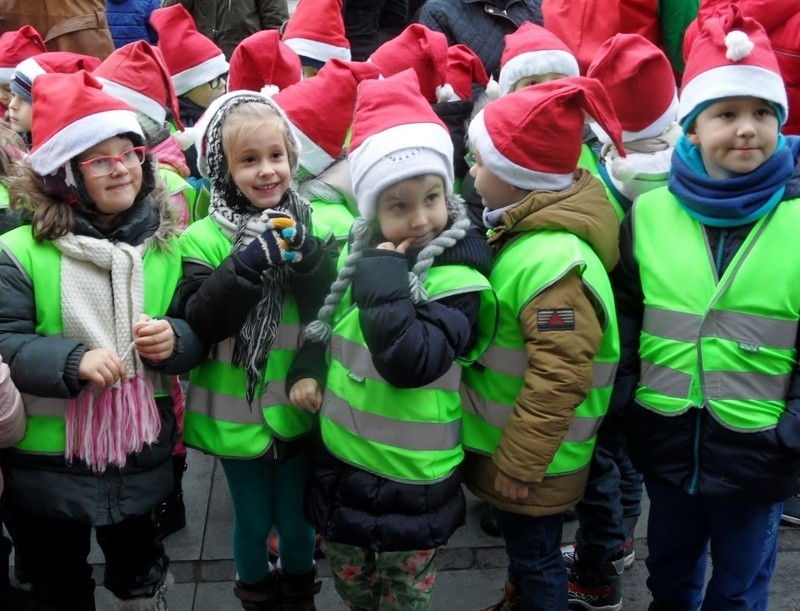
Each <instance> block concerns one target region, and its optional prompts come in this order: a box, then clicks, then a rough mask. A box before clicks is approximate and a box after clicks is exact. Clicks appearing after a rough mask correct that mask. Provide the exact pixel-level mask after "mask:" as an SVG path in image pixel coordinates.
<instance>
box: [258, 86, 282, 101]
mask: <svg viewBox="0 0 800 611" xmlns="http://www.w3.org/2000/svg"><path fill="white" fill-rule="evenodd" d="M280 90H281V88H280V87H278V86H277V85H264V86H263V87H262V88H261V89H260V90H259V93H260V94H261V95H263V96H264V97H265V98H271V97H272V96H274V95H275V94H276V93H278V92H279V91H280Z"/></svg>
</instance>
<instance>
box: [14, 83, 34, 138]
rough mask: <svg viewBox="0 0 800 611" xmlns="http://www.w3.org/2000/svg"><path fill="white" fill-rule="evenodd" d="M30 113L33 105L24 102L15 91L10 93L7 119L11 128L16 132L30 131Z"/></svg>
mask: <svg viewBox="0 0 800 611" xmlns="http://www.w3.org/2000/svg"><path fill="white" fill-rule="evenodd" d="M32 114H33V107H32V106H31V103H30V102H26V101H25V100H23V99H22V98H21V97H20V96H19V95H17V94H16V93H14V94H12V95H11V100H10V101H9V103H8V120H9V122H10V123H11V129H13V130H14V131H15V132H17V133H18V134H24V133H26V132H29V131H31V115H32Z"/></svg>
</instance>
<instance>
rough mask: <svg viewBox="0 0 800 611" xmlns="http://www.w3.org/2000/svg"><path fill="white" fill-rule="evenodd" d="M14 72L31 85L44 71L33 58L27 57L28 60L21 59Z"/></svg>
mask: <svg viewBox="0 0 800 611" xmlns="http://www.w3.org/2000/svg"><path fill="white" fill-rule="evenodd" d="M14 72H19V73H20V74H21V75H23V76H24V77H26V78H27V79H28V80H29V81H30V82H31V83H33V80H34V79H35V78H36V77H37V76H39V75H40V74H44V69H43V68H42V67H41V66H40V65H39V62H37V61H36V58H35V57H29V58H28V59H23V60H22V61H21V62H20V63H19V64H17V67H16V68H15V69H14Z"/></svg>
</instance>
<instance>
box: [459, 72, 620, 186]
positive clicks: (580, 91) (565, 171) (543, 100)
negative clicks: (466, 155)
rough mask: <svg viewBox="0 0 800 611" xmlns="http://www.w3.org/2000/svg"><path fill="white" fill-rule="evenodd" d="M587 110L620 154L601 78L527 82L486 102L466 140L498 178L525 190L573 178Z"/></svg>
mask: <svg viewBox="0 0 800 611" xmlns="http://www.w3.org/2000/svg"><path fill="white" fill-rule="evenodd" d="M585 113H588V114H589V115H590V116H591V117H592V118H593V119H594V120H595V121H597V122H598V123H600V125H601V126H602V127H603V129H605V131H606V133H608V134H609V135H610V136H611V140H612V142H613V143H614V145H615V146H616V147H617V151H618V152H619V154H620V155H621V156H623V157H624V156H625V148H624V147H623V144H622V128H621V127H620V124H619V120H618V119H617V116H616V115H615V114H614V108H613V106H612V105H611V101H610V100H609V98H608V94H607V93H606V90H605V89H604V88H603V85H602V84H600V81H598V80H596V79H590V78H586V77H581V76H576V77H568V78H563V79H558V80H555V81H549V82H547V83H541V84H539V85H536V86H535V87H525V88H524V89H521V90H519V91H516V92H514V93H510V94H508V95H505V96H503V97H501V98H498V99H497V100H494V101H493V102H490V103H489V104H487V105H486V106H485V107H484V108H483V110H481V111H480V112H479V113H478V114H477V115H476V116H475V118H474V119H473V120H472V122H471V123H470V125H469V141H470V144H471V147H472V149H473V150H474V151H477V152H478V154H479V155H480V157H481V160H482V161H483V164H484V166H486V167H487V168H488V169H489V170H490V171H491V172H492V173H493V174H495V175H496V176H497V177H498V178H500V180H502V181H503V182H506V183H508V184H510V185H513V186H515V187H518V188H520V189H525V190H529V191H533V190H538V189H544V190H548V191H562V190H564V189H566V188H567V187H569V186H570V185H571V184H572V183H573V175H574V172H575V168H576V167H577V165H578V159H579V158H580V155H581V146H582V144H583V125H584V116H585Z"/></svg>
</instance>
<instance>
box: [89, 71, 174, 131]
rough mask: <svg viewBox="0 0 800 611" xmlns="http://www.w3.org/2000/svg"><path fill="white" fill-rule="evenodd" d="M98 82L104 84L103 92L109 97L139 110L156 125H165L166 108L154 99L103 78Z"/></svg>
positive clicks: (100, 77) (98, 78) (99, 78)
mask: <svg viewBox="0 0 800 611" xmlns="http://www.w3.org/2000/svg"><path fill="white" fill-rule="evenodd" d="M97 80H98V81H100V82H101V83H103V91H105V92H106V93H107V94H108V95H111V96H113V97H115V98H117V99H118V100H122V101H123V102H125V103H127V104H130V106H131V107H132V108H133V109H134V110H138V111H139V112H140V113H142V114H143V115H147V116H148V117H150V118H151V119H152V120H153V121H155V122H156V123H163V122H164V121H165V120H166V118H167V110H166V108H164V107H163V106H162V105H161V104H159V103H158V102H156V101H155V100H154V99H153V98H150V97H148V96H146V95H144V94H143V93H139V92H138V91H136V90H134V89H131V88H130V87H126V86H125V85H120V84H119V83H115V82H114V81H109V80H108V79H106V78H103V77H102V76H99V77H97Z"/></svg>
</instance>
